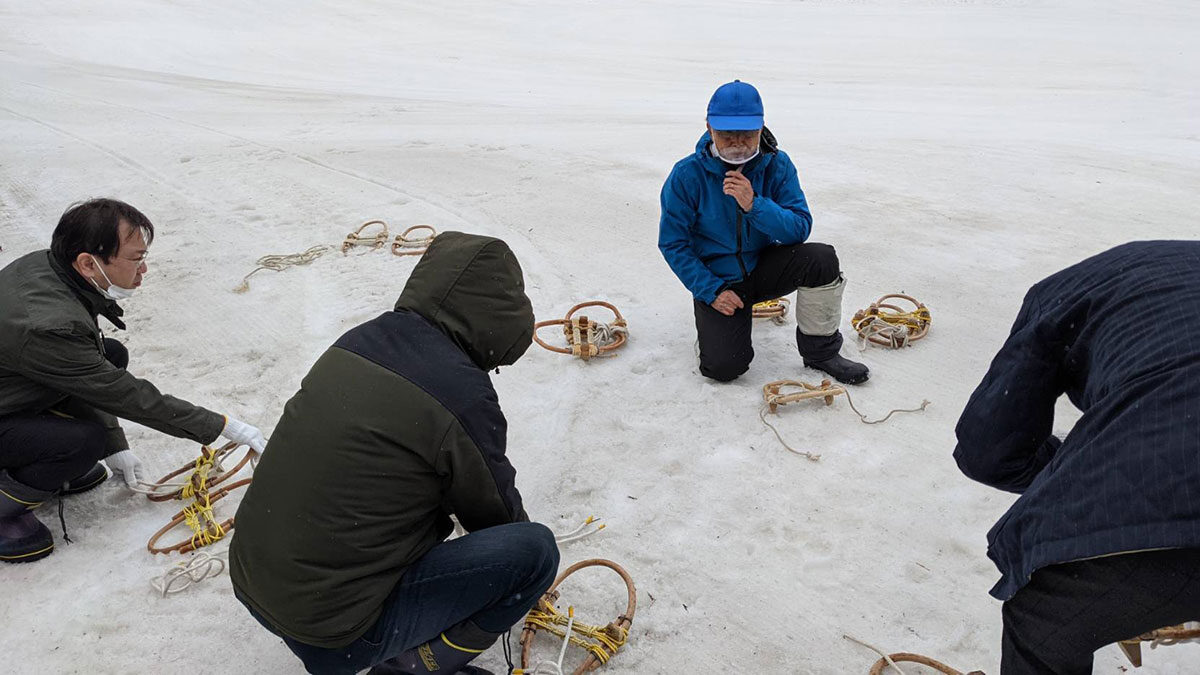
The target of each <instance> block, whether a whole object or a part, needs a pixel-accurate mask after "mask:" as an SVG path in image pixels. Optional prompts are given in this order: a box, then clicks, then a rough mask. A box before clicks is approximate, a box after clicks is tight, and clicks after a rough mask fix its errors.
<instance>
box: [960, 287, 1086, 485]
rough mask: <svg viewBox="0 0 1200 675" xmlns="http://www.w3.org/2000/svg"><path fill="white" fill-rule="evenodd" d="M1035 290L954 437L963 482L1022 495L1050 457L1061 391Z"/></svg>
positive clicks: (1057, 356)
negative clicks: (974, 481) (969, 481)
mask: <svg viewBox="0 0 1200 675" xmlns="http://www.w3.org/2000/svg"><path fill="white" fill-rule="evenodd" d="M1036 290H1037V289H1036V287H1035V289H1033V290H1031V291H1030V292H1029V294H1027V295H1026V297H1025V302H1024V304H1023V305H1022V307H1021V311H1020V312H1019V313H1018V314H1017V319H1016V321H1015V322H1014V324H1013V328H1012V333H1011V334H1010V335H1009V338H1008V340H1007V341H1006V342H1005V343H1004V346H1003V347H1001V348H1000V352H999V353H997V354H996V357H995V359H993V360H992V365H991V368H989V370H988V373H987V375H985V376H984V378H983V382H981V383H980V384H979V387H978V388H976V389H975V392H974V393H973V394H971V398H970V400H969V401H968V402H967V407H966V409H965V410H963V413H962V417H960V418H959V420H958V426H957V427H956V428H955V433H956V434H957V436H958V446H957V447H956V448H955V449H954V459H955V461H956V462H958V468H959V469H960V470H961V471H962V472H963V473H964V474H966V476H967V477H968V478H971V479H973V480H976V481H979V482H980V483H984V484H985V485H990V486H992V487H995V488H999V489H1001V490H1007V491H1009V492H1015V493H1018V494H1020V493H1022V492H1024V491H1025V489H1026V488H1028V487H1029V485H1030V483H1032V482H1033V480H1034V478H1035V477H1037V475H1038V473H1039V472H1041V470H1042V469H1044V468H1045V467H1046V465H1047V464H1049V463H1050V461H1051V460H1052V459H1053V458H1054V453H1055V452H1057V450H1058V446H1059V445H1060V442H1059V441H1058V439H1057V438H1054V437H1053V436H1052V435H1051V433H1050V431H1051V427H1052V425H1053V423H1054V404H1055V402H1056V401H1057V400H1058V397H1059V396H1061V395H1062V394H1063V392H1064V390H1065V384H1064V382H1063V377H1062V374H1061V371H1062V367H1061V365H1062V364H1061V355H1062V353H1063V350H1062V348H1061V345H1060V344H1059V343H1060V340H1058V339H1057V338H1056V336H1055V335H1053V329H1052V327H1051V324H1050V322H1049V321H1044V320H1043V317H1042V312H1041V306H1040V303H1039V302H1038V300H1037V294H1036Z"/></svg>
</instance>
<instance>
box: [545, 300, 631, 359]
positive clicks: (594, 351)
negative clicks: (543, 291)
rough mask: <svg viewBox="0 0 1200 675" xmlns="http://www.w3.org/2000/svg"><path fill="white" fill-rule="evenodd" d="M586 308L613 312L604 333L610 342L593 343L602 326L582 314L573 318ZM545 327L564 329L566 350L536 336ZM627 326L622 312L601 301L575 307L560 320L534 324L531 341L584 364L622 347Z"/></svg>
mask: <svg viewBox="0 0 1200 675" xmlns="http://www.w3.org/2000/svg"><path fill="white" fill-rule="evenodd" d="M587 307H604V308H605V309H608V310H609V311H611V312H612V313H613V317H614V319H613V322H612V323H611V324H607V329H605V333H606V334H607V335H608V336H609V337H610V339H611V342H609V343H607V344H600V343H599V342H597V341H596V333H597V332H598V330H597V327H598V326H601V324H599V323H598V322H595V321H592V320H591V319H589V318H588V317H586V316H584V315H580V316H579V317H578V318H575V312H578V311H579V310H581V309H584V308H587ZM547 326H562V327H563V329H562V330H563V336H564V337H566V339H567V346H566V348H563V347H555V346H553V345H550V344H548V343H547V342H545V341H544V340H542V339H541V338H540V337H538V331H539V330H541V329H542V328H546V327H547ZM627 327H628V324H626V323H625V317H624V316H622V315H621V311H620V310H618V309H617V308H616V307H615V306H613V305H612V304H610V303H607V302H604V301H602V300H592V301H589V302H581V303H579V304H578V305H575V306H574V307H572V308H571V309H570V310H568V311H567V314H566V316H565V317H563V318H561V319H548V320H546V321H539V322H537V323H535V324H533V340H534V342H537V343H538V344H539V345H540V346H541V347H542V348H543V349H547V350H549V351H552V352H556V353H559V354H567V355H570V356H578V357H579V358H581V359H583V360H584V361H587V360H588V359H591V358H592V357H594V356H599V355H601V354H607V353H609V352H611V351H614V350H616V349H620V348H621V347H623V346H625V342H626V341H628V339H629V338H628V335H627V334H626V330H625V329H626V328H627Z"/></svg>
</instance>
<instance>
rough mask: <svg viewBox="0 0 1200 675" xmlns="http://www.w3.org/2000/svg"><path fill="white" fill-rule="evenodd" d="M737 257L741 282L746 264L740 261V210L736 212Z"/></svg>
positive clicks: (743, 278)
mask: <svg viewBox="0 0 1200 675" xmlns="http://www.w3.org/2000/svg"><path fill="white" fill-rule="evenodd" d="M734 255H735V256H736V257H737V261H738V267H739V268H741V270H742V280H745V279H746V276H747V275H746V263H745V262H743V261H742V209H741V208H738V210H737V253H735V254H734Z"/></svg>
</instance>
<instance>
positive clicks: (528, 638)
mask: <svg viewBox="0 0 1200 675" xmlns="http://www.w3.org/2000/svg"><path fill="white" fill-rule="evenodd" d="M585 567H607V568H608V569H610V570H612V571H614V572H616V573H617V574H618V575H620V576H621V579H622V580H623V581H624V582H625V589H626V591H628V593H629V599H628V602H627V603H626V605H625V613H624V614H621V615H620V616H618V617H617V618H616V619H613V620H612V622H611V623H609V624H608V625H607V626H605V628H604V630H605V632H607V633H609V634H611V635H613V636H614V637H616V636H618V635H628V633H629V629H630V628H631V627H632V626H633V614H634V612H635V611H637V588H636V587H635V586H634V585H633V577H631V576H629V573H628V572H626V571H625V568H624V567H621V566H620V565H618V564H617V563H615V562H613V561H611V560H605V559H603V558H591V559H589V560H582V561H580V562H577V563H575V564H574V565H571V566H570V567H568V568H567V569H565V570H563V571H562V572H560V573H559V575H558V578H556V579H555V580H554V583H553V584H550V588H549V589H547V590H546V592H545V593H543V594H542V597H541V599H539V600H538V607H540V608H543V609H544V610H549V611H551V612H553V611H554V603H556V602H558V596H559V593H558V587H559V585H560V584H562V582H563V581H564V580H565V579H566V578H567V577H569V576H571V575H572V574H574V573H576V572H578V571H579V570H581V569H583V568H585ZM536 633H537V628H536V627H534V626H530V625H529V623H528V622H526V624H525V627H524V628H522V629H521V668H524V669H528V668H529V663H530V659H529V657H530V655H531V654H532V652H533V636H534V635H535V634H536ZM613 653H614V654H615V652H613ZM600 666H601V663H600V660H599V659H598V658H596V656H595V655H594V654H588V657H587V658H586V659H584V661H583V663H582V664H580V666H579V667H578V668H576V669H575V672H574V673H573V675H583V673H586V672H588V671H592V670H595V669H597V668H599V667H600Z"/></svg>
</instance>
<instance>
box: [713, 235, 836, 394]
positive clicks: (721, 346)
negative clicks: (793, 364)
mask: <svg viewBox="0 0 1200 675" xmlns="http://www.w3.org/2000/svg"><path fill="white" fill-rule="evenodd" d="M840 274H841V269H840V267H839V263H838V257H837V252H836V251H834V249H833V247H832V246H830V245H829V244H818V243H805V244H793V245H791V246H772V247H770V248H767V249H766V250H764V251H763V252H762V254H761V255H760V256H759V258H758V265H757V266H756V267H755V268H754V270H753V271H751V272H750V274H749V275H748V276H747V277H746V278H745V279H742V280H741V281H738V282H736V283H734V284H732V285H730V287H729V290H732V291H733V292H735V293H737V294H738V297H740V298H741V299H742V304H743V305H745V306H744V307H742V308H741V309H739V310H737V311H735V312H734V313H733V316H726V315H724V314H722V313H720V312H718V311H717V310H715V309H713V308H712V305H709V304H708V303H705V302H701V301H699V300H696V301H695V312H696V335H697V336H698V337H699V339H700V373H701V374H702V375H704V376H705V377H710V378H712V379H714V380H719V381H721V382H728V381H729V380H733V379H736V378H737V377H738V376H739V375H741V374H742V373H744V372H746V370H748V369H749V368H750V362H751V361H753V360H754V345H753V343H752V340H751V329H752V328H753V325H754V317H753V315H752V314H751V307H752V306H753V305H754V303H756V302H762V301H764V300H773V299H775V298H778V297H782V296H784V295H787V294H788V293H791V292H793V291H795V290H796V289H797V288H802V287H805V288H811V287H815V286H824V285H826V284H829V283H832V282H833V281H836V280H837V278H838V276H839V275H840ZM796 342H797V347H798V348H799V349H800V354H801V355H802V356H804V357H805V358H807V359H809V360H813V361H823V360H825V359H827V358H829V357H831V356H833V355H835V354H837V353H838V350H839V349H841V347H842V334H841V333H840V332H838V333H834V334H833V335H832V336H829V335H823V336H807V335H803V334H801V333H800V332H799V330H797V331H796Z"/></svg>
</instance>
